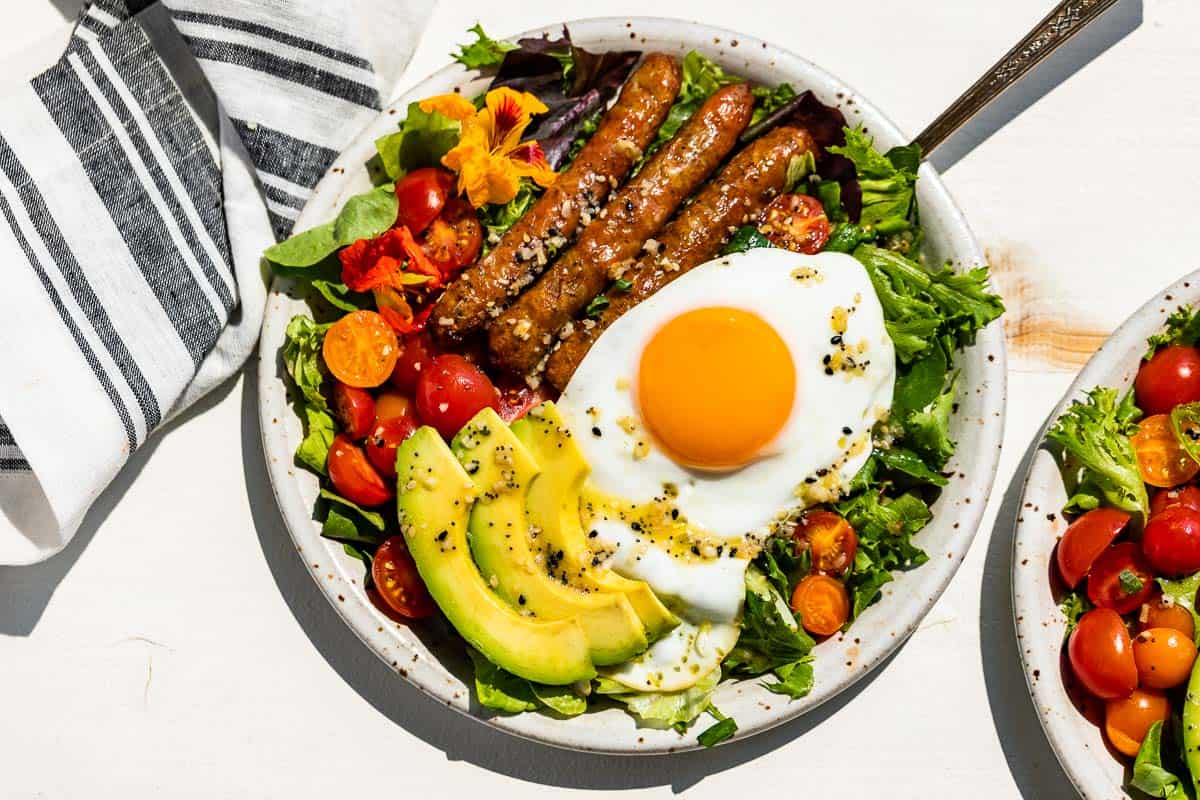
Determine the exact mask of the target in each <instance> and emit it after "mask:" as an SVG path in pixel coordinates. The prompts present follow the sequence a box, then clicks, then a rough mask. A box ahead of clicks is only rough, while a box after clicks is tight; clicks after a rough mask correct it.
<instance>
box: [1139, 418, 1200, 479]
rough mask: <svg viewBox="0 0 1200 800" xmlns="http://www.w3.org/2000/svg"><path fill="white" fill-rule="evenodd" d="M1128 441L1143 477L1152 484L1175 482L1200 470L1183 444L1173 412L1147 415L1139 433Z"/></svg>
mask: <svg viewBox="0 0 1200 800" xmlns="http://www.w3.org/2000/svg"><path fill="white" fill-rule="evenodd" d="M1129 441H1130V442H1131V443H1132V444H1133V450H1134V453H1135V454H1136V455H1137V462H1138V470H1139V471H1140V472H1141V473H1142V480H1144V481H1145V482H1146V483H1148V484H1150V485H1151V486H1160V487H1165V486H1175V485H1177V484H1180V483H1185V482H1187V481H1190V480H1191V479H1192V478H1194V477H1196V474H1197V473H1200V463H1198V462H1196V461H1195V460H1194V459H1193V458H1192V457H1191V456H1189V455H1188V454H1187V452H1186V451H1185V450H1184V449H1183V447H1181V446H1180V444H1179V438H1178V437H1176V436H1175V429H1174V427H1173V426H1172V425H1171V415H1170V414H1155V415H1154V416H1150V417H1146V418H1145V419H1143V420H1142V421H1141V422H1139V423H1138V430H1137V433H1135V434H1134V435H1133V436H1131V437H1129Z"/></svg>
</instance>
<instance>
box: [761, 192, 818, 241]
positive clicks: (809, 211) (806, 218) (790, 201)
mask: <svg viewBox="0 0 1200 800" xmlns="http://www.w3.org/2000/svg"><path fill="white" fill-rule="evenodd" d="M758 229H759V230H760V231H761V232H762V234H763V236H766V237H767V238H768V239H770V240H771V243H772V244H774V245H776V246H778V247H782V248H785V249H787V250H794V251H795V252H797V253H807V254H809V255H812V254H813V253H819V252H820V251H821V248H822V247H824V246H825V243H826V242H828V241H829V218H828V217H826V216H825V209H824V207H823V206H822V205H821V201H820V200H818V199H817V198H815V197H810V196H809V195H806V194H781V195H779V197H776V198H775V199H774V200H772V201H771V204H770V205H769V206H767V208H766V211H764V212H763V217H762V222H761V223H760V224H759V226H758Z"/></svg>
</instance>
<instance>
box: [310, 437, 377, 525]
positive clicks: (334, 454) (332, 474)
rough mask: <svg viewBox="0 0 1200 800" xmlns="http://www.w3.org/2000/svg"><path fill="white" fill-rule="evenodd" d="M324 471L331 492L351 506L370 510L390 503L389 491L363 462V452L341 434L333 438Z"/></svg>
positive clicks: (364, 461) (367, 464)
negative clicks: (338, 495) (327, 474)
mask: <svg viewBox="0 0 1200 800" xmlns="http://www.w3.org/2000/svg"><path fill="white" fill-rule="evenodd" d="M325 467H326V469H327V470H328V472H329V480H331V481H333V488H335V489H337V491H338V494H340V495H341V496H342V497H344V498H346V499H347V500H349V501H350V502H352V503H357V504H358V505H360V506H363V507H365V508H370V507H371V506H380V505H383V504H384V503H386V502H387V501H388V500H390V499H392V490H391V489H389V488H388V485H387V484H386V483H384V481H383V478H381V477H379V473H378V472H376V471H375V468H374V467H372V466H371V463H370V462H369V461H367V457H366V456H365V455H363V451H362V450H361V449H360V448H359V447H358V446H357V445H355V444H354V442H352V441H350V438H349V437H347V436H346V434H344V433H339V434H338V435H337V436H335V437H333V444H332V445H330V447H329V458H328V460H327V461H326V462H325Z"/></svg>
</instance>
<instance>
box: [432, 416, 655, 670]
mask: <svg viewBox="0 0 1200 800" xmlns="http://www.w3.org/2000/svg"><path fill="white" fill-rule="evenodd" d="M450 448H451V450H453V451H454V455H455V456H457V458H458V460H459V463H460V464H462V465H463V467H464V468H465V469H466V472H467V474H468V475H470V476H471V479H472V480H473V481H474V482H475V489H476V494H477V495H478V498H479V499H478V501H477V502H476V503H475V507H474V508H472V509H471V519H470V522H469V524H468V528H469V531H470V537H469V538H470V542H471V553H472V555H474V556H475V563H476V564H478V565H479V571H480V572H481V573H483V575H484V577H485V578H486V579H487V581H488V582H489V583H490V584H491V585H492V586H493V587H495V589H496V592H497V593H498V594H499V595H500V596H501V597H503V598H504V599H506V600H508V602H509V604H510V605H511V606H513V607H514V608H518V609H521V610H524V611H529V612H531V613H532V614H533V615H534V616H536V617H541V618H543V619H562V618H564V617H575V616H578V618H579V622H580V624H581V625H583V629H584V631H585V632H586V633H587V639H588V644H589V645H590V651H591V658H592V663H593V664H596V665H597V666H601V665H607V664H619V663H621V662H623V661H628V660H629V659H630V658H632V657H633V656H635V655H637V654H638V653H640V652H642V651H643V650H645V649H646V647H647V646H648V644H649V643H648V641H647V639H646V630H645V628H643V627H642V623H641V620H640V619H639V618H638V615H637V614H636V613H635V612H634V610H633V607H632V606H631V605H630V604H629V601H628V600H627V599H626V598H625V596H624V595H620V594H597V593H590V594H589V593H584V592H580V591H579V590H577V589H575V588H573V587H571V586H568V585H565V584H563V583H562V582H561V581H560V580H558V579H555V578H552V577H550V572H551V569H552V567H553V564H554V560H556V558H555V559H547V558H546V557H545V556H544V555H543V556H541V557H540V560H539V555H538V554H535V553H534V550H533V548H532V547H531V544H530V529H529V523H528V521H527V520H526V518H525V495H526V492H527V491H528V488H529V485H530V483H531V482H532V481H533V478H534V476H535V475H537V474H538V465H537V462H536V461H534V460H533V456H531V455H530V454H529V451H528V450H526V449H525V445H523V444H521V442H520V440H518V439H517V437H516V436H514V435H513V433H512V431H511V430H509V428H508V425H506V424H505V423H504V421H503V420H501V419H500V417H499V415H498V414H496V412H495V411H493V410H492V409H490V408H485V409H483V410H482V411H480V412H479V413H478V414H476V415H475V417H474V418H472V420H471V421H470V422H468V423H467V424H466V426H465V427H464V428H463V429H462V430H461V431H459V432H458V435H457V436H455V437H454V441H452V442H451V443H450ZM539 535H540V534H539ZM555 556H557V554H555Z"/></svg>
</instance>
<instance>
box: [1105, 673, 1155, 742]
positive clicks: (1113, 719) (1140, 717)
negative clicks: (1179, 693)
mask: <svg viewBox="0 0 1200 800" xmlns="http://www.w3.org/2000/svg"><path fill="white" fill-rule="evenodd" d="M1170 716H1171V704H1170V703H1169V702H1168V701H1167V697H1166V695H1164V694H1163V693H1162V692H1156V691H1154V690H1153V689H1135V690H1134V692H1133V693H1132V694H1131V695H1129V697H1126V698H1122V699H1119V700H1109V701H1108V704H1107V706H1106V707H1105V709H1104V732H1105V734H1107V735H1108V741H1109V742H1110V743H1111V744H1112V746H1113V747H1114V748H1116V750H1117V751H1118V752H1120V753H1124V754H1125V755H1127V756H1136V755H1137V752H1138V750H1139V749H1141V746H1142V740H1143V739H1145V738H1146V732H1147V731H1149V730H1150V726H1151V725H1153V724H1154V723H1156V722H1165V721H1166V720H1167V718H1168V717H1170Z"/></svg>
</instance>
